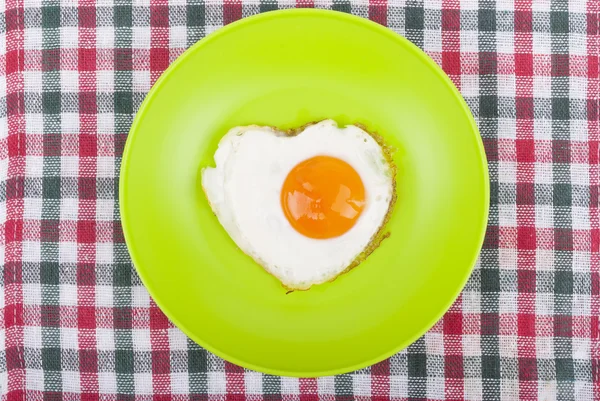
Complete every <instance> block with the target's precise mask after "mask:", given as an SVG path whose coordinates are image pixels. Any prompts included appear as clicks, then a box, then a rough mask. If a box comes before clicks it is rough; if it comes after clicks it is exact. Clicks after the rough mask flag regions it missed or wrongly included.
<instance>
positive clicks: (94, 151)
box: [79, 134, 98, 157]
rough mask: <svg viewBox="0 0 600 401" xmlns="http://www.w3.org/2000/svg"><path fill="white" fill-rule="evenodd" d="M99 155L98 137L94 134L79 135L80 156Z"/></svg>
mask: <svg viewBox="0 0 600 401" xmlns="http://www.w3.org/2000/svg"><path fill="white" fill-rule="evenodd" d="M97 155H98V137H97V136H96V135H93V134H82V135H79V156H80V157H96V156H97Z"/></svg>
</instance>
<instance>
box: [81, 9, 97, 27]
mask: <svg viewBox="0 0 600 401" xmlns="http://www.w3.org/2000/svg"><path fill="white" fill-rule="evenodd" d="M78 10H79V26H80V27H81V28H95V27H96V7H92V6H79V8H78Z"/></svg>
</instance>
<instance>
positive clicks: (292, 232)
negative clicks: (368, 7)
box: [202, 120, 394, 290]
mask: <svg viewBox="0 0 600 401" xmlns="http://www.w3.org/2000/svg"><path fill="white" fill-rule="evenodd" d="M214 160H215V167H207V168H204V169H202V186H203V188H204V192H205V194H206V197H207V199H208V201H209V203H210V206H211V208H212V210H213V212H214V213H215V215H216V216H217V218H218V220H219V222H220V223H221V225H222V226H223V228H224V229H225V230H226V231H227V233H228V234H229V236H230V237H231V238H232V239H233V241H234V242H235V243H236V244H237V246H238V247H239V248H240V249H241V250H242V251H243V252H245V253H246V254H247V255H249V256H250V257H252V258H253V259H254V260H255V261H256V262H257V263H258V264H259V265H261V266H262V267H263V268H264V269H265V270H266V271H267V272H269V273H270V274H272V275H273V276H275V277H276V278H277V279H279V280H280V281H281V283H282V284H283V286H284V287H286V288H288V289H291V290H305V289H308V288H310V287H311V286H312V285H315V284H320V283H324V282H326V281H330V280H333V279H334V278H336V277H337V276H338V275H340V274H341V273H343V272H345V271H346V270H348V269H349V267H351V266H353V264H355V263H356V262H357V260H358V259H359V257H360V256H361V254H363V252H365V251H366V250H367V249H368V248H369V247H370V245H371V244H372V242H373V241H374V240H375V239H376V237H377V235H378V234H379V233H380V230H381V229H382V225H383V223H384V221H385V219H386V216H387V215H388V211H389V210H390V208H391V205H392V204H393V199H394V169H393V168H392V166H391V164H390V163H389V161H388V158H387V157H386V153H385V152H384V149H383V148H382V147H381V146H380V145H379V143H378V142H377V141H376V140H375V139H374V138H373V137H372V136H371V135H370V134H369V133H367V132H366V131H364V130H363V129H361V128H359V127H357V126H354V125H349V126H346V127H338V125H337V124H336V123H335V122H334V121H332V120H324V121H321V122H319V123H316V124H313V125H310V126H308V127H306V128H304V129H301V130H298V131H296V132H294V133H293V134H290V133H286V132H282V131H279V130H277V129H274V128H271V127H261V126H254V125H253V126H245V127H235V128H233V129H231V130H230V131H229V132H228V133H227V134H226V135H225V136H224V137H223V138H222V139H221V140H220V142H219V146H218V148H217V151H216V153H215V156H214ZM363 255H364V254H363Z"/></svg>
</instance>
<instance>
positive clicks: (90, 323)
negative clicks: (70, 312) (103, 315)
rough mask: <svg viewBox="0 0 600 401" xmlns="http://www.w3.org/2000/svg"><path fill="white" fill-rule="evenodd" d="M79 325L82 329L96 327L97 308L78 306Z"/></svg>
mask: <svg viewBox="0 0 600 401" xmlns="http://www.w3.org/2000/svg"><path fill="white" fill-rule="evenodd" d="M77 326H78V327H79V328H80V329H94V328H96V310H95V308H94V307H93V306H80V307H78V308H77Z"/></svg>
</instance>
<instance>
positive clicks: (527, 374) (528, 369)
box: [519, 358, 537, 381]
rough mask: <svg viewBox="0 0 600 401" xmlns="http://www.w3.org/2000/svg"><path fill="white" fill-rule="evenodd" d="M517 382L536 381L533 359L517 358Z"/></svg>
mask: <svg viewBox="0 0 600 401" xmlns="http://www.w3.org/2000/svg"><path fill="white" fill-rule="evenodd" d="M519 380H523V381H535V380H537V360H536V359H535V358H519Z"/></svg>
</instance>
